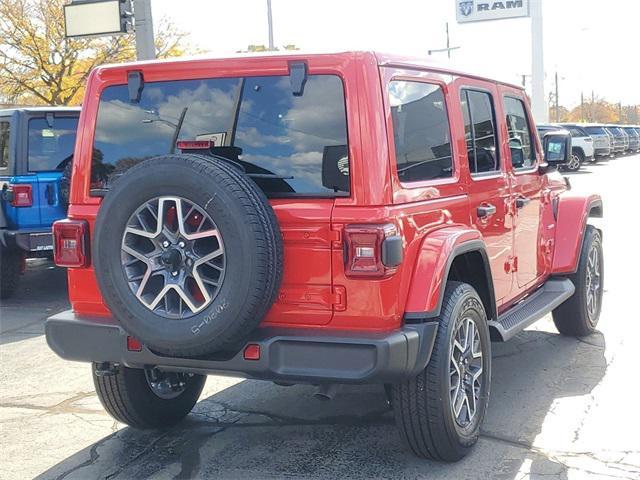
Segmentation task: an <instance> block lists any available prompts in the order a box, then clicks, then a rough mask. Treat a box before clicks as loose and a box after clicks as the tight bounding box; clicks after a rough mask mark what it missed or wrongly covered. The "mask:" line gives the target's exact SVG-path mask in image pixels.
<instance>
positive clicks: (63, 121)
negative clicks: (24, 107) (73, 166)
mask: <svg viewBox="0 0 640 480" xmlns="http://www.w3.org/2000/svg"><path fill="white" fill-rule="evenodd" d="M77 128H78V118H77V117H54V118H53V122H52V125H51V126H49V124H48V123H47V121H46V119H44V118H33V119H31V120H29V150H28V155H29V160H28V162H29V171H30V172H40V171H51V170H64V167H65V166H66V165H67V163H68V162H69V161H70V160H71V158H72V157H73V147H74V145H75V143H76V130H77Z"/></svg>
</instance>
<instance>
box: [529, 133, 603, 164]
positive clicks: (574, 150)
mask: <svg viewBox="0 0 640 480" xmlns="http://www.w3.org/2000/svg"><path fill="white" fill-rule="evenodd" d="M537 128H538V132H543V133H546V132H548V131H556V132H557V131H565V132H567V131H568V132H569V133H570V135H571V142H572V147H571V160H570V161H569V162H568V163H567V164H566V165H564V166H563V167H562V169H563V170H566V171H568V172H577V171H578V170H580V166H581V165H582V164H583V163H584V162H585V160H589V161H591V160H592V159H593V158H594V155H593V154H594V149H593V140H592V139H591V137H589V135H587V134H586V132H584V133H583V132H579V131H578V130H577V129H573V130H574V132H573V133H571V130H569V129H568V128H565V127H564V126H562V125H556V124H538V126H537ZM574 135H575V136H574ZM584 135H587V137H588V140H587V139H586V138H585V137H584ZM574 142H575V144H574Z"/></svg>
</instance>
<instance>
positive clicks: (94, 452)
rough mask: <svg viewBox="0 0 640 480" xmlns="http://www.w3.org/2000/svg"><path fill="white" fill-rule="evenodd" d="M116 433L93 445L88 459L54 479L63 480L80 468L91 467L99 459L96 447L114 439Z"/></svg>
mask: <svg viewBox="0 0 640 480" xmlns="http://www.w3.org/2000/svg"><path fill="white" fill-rule="evenodd" d="M116 434H117V433H112V434H111V435H108V436H106V437H104V438H103V439H102V440H100V441H98V442H96V443H94V444H93V445H92V446H91V449H89V459H88V460H86V461H84V462H82V463H79V464H78V465H75V466H73V467H71V468H70V469H68V470H66V471H64V472H62V473H61V474H60V475H58V476H57V477H56V480H63V479H64V478H66V477H68V476H69V475H71V474H72V473H73V472H75V471H77V470H80V469H81V468H85V467H88V466H90V465H93V464H94V463H95V462H97V461H98V459H99V458H100V454H99V453H98V447H100V446H102V444H103V443H105V442H107V441H108V440H110V439H111V438H112V437H114V436H115V435H116Z"/></svg>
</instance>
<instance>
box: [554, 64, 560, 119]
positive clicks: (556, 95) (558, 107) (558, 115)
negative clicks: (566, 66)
mask: <svg viewBox="0 0 640 480" xmlns="http://www.w3.org/2000/svg"><path fill="white" fill-rule="evenodd" d="M555 98H556V123H560V102H559V100H558V71H557V70H556V94H555Z"/></svg>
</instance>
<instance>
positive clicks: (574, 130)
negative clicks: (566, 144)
mask: <svg viewBox="0 0 640 480" xmlns="http://www.w3.org/2000/svg"><path fill="white" fill-rule="evenodd" d="M567 128H568V130H569V133H570V134H571V136H572V137H574V138H575V137H588V136H589V134H587V132H585V131H584V130H583V129H581V128H580V127H567Z"/></svg>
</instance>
